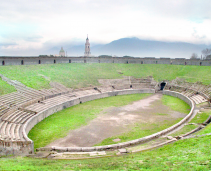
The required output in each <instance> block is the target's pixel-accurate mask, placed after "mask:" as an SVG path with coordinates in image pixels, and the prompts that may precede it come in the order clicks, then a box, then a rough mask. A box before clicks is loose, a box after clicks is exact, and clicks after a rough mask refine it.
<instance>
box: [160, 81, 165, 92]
mask: <svg viewBox="0 0 211 171" xmlns="http://www.w3.org/2000/svg"><path fill="white" fill-rule="evenodd" d="M165 86H166V83H165V82H162V83H161V84H160V90H163V89H164V87H165Z"/></svg>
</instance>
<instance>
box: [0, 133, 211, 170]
mask: <svg viewBox="0 0 211 171" xmlns="http://www.w3.org/2000/svg"><path fill="white" fill-rule="evenodd" d="M210 138H211V136H207V137H200V138H193V139H186V140H179V141H177V142H175V143H173V144H169V145H166V146H164V147H161V148H159V149H155V150H152V151H147V152H141V153H136V154H130V155H125V156H120V157H112V158H98V159H86V160H47V159H30V158H22V157H17V158H0V169H2V170H42V171H45V170H46V171H47V170H57V171H59V170H175V171H177V170H184V171H189V170H190V171H192V170H194V171H197V170H205V171H206V170H210V169H211V150H210V146H211V141H210Z"/></svg>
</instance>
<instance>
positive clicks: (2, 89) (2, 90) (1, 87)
mask: <svg viewBox="0 0 211 171" xmlns="http://www.w3.org/2000/svg"><path fill="white" fill-rule="evenodd" d="M15 91H16V89H15V88H14V87H13V86H11V85H9V84H8V83H7V82H5V81H3V80H2V79H1V78H0V95H3V94H8V93H12V92H15Z"/></svg>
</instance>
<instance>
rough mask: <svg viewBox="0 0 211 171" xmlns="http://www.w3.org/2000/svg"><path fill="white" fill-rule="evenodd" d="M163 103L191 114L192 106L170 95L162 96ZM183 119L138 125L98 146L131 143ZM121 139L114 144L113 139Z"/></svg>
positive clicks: (175, 109) (172, 108)
mask: <svg viewBox="0 0 211 171" xmlns="http://www.w3.org/2000/svg"><path fill="white" fill-rule="evenodd" d="M162 103H163V104H164V105H166V106H169V107H170V108H171V110H174V111H178V112H181V113H186V114H187V113H189V111H190V106H189V105H188V104H187V103H186V102H184V101H182V100H180V99H179V98H175V97H172V96H168V95H163V96H162ZM155 115H167V114H165V113H164V114H163V113H162V114H161V113H158V114H155ZM181 119H182V118H179V119H176V120H165V121H163V122H156V123H153V124H152V123H141V124H140V123H137V124H136V125H134V126H133V127H132V130H131V131H129V132H126V133H123V134H121V135H118V136H113V137H110V138H107V139H104V140H103V141H102V142H101V143H98V144H96V145H108V144H115V143H121V142H125V141H130V140H134V139H137V138H142V137H145V136H147V135H151V134H153V133H156V132H159V131H162V130H164V129H166V128H168V127H170V126H172V125H174V124H176V123H177V122H179V121H180V120H181ZM117 138H118V139H121V141H118V142H114V141H113V139H117Z"/></svg>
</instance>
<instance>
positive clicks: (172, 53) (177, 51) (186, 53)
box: [42, 37, 210, 58]
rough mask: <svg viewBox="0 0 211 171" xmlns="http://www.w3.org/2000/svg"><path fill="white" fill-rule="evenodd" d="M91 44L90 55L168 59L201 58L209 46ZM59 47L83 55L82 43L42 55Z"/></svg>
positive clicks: (131, 42) (136, 42) (124, 42)
mask: <svg viewBox="0 0 211 171" xmlns="http://www.w3.org/2000/svg"><path fill="white" fill-rule="evenodd" d="M90 43H91V54H92V55H94V56H99V55H117V56H125V55H128V56H134V57H170V58H190V56H191V54H192V53H197V54H198V55H199V57H200V56H201V51H202V50H203V49H205V48H209V47H210V46H208V45H205V44H192V43H186V42H166V41H156V40H142V39H139V38H136V37H132V38H121V39H118V40H114V41H112V42H110V43H107V44H97V43H93V42H92V40H91V39H90ZM61 46H64V49H65V51H67V53H68V56H82V55H83V54H84V48H85V47H84V43H81V44H79V45H72V44H64V45H62V44H61V45H58V46H56V47H52V48H50V49H49V50H47V51H46V52H42V53H44V54H58V53H59V51H60V49H61Z"/></svg>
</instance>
